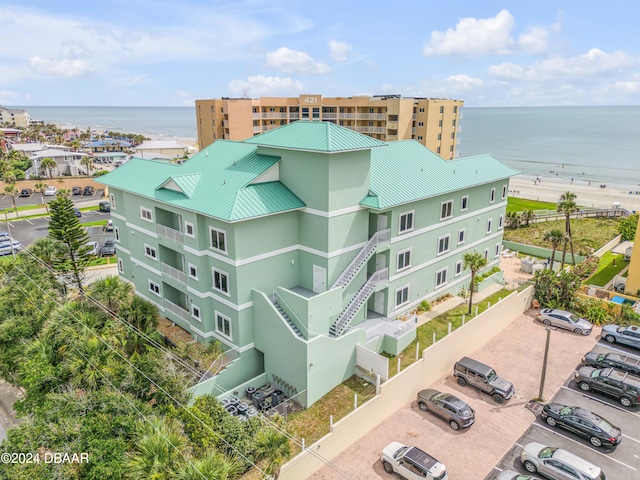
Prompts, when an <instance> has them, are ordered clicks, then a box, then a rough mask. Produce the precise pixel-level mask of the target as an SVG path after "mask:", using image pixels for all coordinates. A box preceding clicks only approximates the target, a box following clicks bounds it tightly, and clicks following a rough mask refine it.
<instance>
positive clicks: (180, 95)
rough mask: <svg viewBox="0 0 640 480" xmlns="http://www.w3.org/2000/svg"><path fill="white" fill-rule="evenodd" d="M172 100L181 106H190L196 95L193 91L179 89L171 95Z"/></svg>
mask: <svg viewBox="0 0 640 480" xmlns="http://www.w3.org/2000/svg"><path fill="white" fill-rule="evenodd" d="M173 100H174V101H175V102H176V103H177V104H178V105H181V106H183V107H192V106H193V105H194V104H195V102H196V96H195V95H194V94H193V93H190V92H185V91H184V90H179V91H177V92H176V94H175V95H174V96H173Z"/></svg>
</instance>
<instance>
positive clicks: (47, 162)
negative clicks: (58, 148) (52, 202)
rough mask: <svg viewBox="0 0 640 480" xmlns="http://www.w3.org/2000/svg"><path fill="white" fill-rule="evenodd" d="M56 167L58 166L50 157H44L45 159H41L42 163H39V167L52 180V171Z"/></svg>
mask: <svg viewBox="0 0 640 480" xmlns="http://www.w3.org/2000/svg"><path fill="white" fill-rule="evenodd" d="M57 166H58V164H57V163H56V161H55V160H54V159H53V158H51V157H45V158H43V159H42V162H40V167H42V168H44V169H45V170H46V171H47V172H49V178H50V179H53V173H52V171H53V169H54V168H56V167H57Z"/></svg>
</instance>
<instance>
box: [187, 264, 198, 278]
mask: <svg viewBox="0 0 640 480" xmlns="http://www.w3.org/2000/svg"><path fill="white" fill-rule="evenodd" d="M189 276H190V277H191V278H195V279H196V280H197V279H198V267H196V266H195V265H193V264H191V263H190V264H189Z"/></svg>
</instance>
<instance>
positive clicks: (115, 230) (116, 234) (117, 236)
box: [113, 227, 120, 242]
mask: <svg viewBox="0 0 640 480" xmlns="http://www.w3.org/2000/svg"><path fill="white" fill-rule="evenodd" d="M113 235H114V237H116V242H120V230H118V227H113Z"/></svg>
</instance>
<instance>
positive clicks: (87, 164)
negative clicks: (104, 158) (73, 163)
mask: <svg viewBox="0 0 640 480" xmlns="http://www.w3.org/2000/svg"><path fill="white" fill-rule="evenodd" d="M80 163H81V164H82V165H84V166H85V167H87V175H88V176H91V166H92V165H93V159H92V158H91V157H83V158H82V160H81V161H80Z"/></svg>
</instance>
